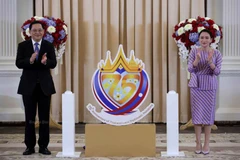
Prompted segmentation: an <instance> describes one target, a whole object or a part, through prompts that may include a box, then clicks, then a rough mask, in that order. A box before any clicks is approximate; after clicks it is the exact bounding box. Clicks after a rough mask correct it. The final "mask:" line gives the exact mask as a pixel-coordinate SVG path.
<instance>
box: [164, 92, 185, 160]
mask: <svg viewBox="0 0 240 160" xmlns="http://www.w3.org/2000/svg"><path fill="white" fill-rule="evenodd" d="M161 155H162V156H164V157H166V156H185V155H184V153H183V152H179V126H178V94H177V93H176V92H175V91H169V92H168V94H167V152H162V153H161Z"/></svg>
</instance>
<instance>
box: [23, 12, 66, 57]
mask: <svg viewBox="0 0 240 160" xmlns="http://www.w3.org/2000/svg"><path fill="white" fill-rule="evenodd" d="M33 21H41V22H42V23H43V26H44V29H45V30H46V32H45V33H44V36H43V39H44V40H47V41H49V42H51V43H53V45H54V48H55V53H56V58H57V59H60V58H61V57H62V55H63V53H64V52H65V44H66V40H67V36H68V33H67V25H66V24H65V23H64V21H62V20H61V19H55V18H53V17H48V16H44V17H38V16H35V17H32V18H31V19H28V20H27V21H25V22H24V23H23V25H22V27H21V28H22V32H21V36H22V38H23V40H28V39H30V38H31V35H30V32H29V25H30V24H31V23H32V22H33Z"/></svg>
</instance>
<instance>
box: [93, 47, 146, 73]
mask: <svg viewBox="0 0 240 160" xmlns="http://www.w3.org/2000/svg"><path fill="white" fill-rule="evenodd" d="M98 68H99V69H100V72H115V71H116V70H117V69H118V68H119V69H122V68H124V69H125V70H126V71H127V72H141V71H142V69H144V63H143V62H142V61H141V60H139V59H137V58H135V56H134V51H131V52H130V58H129V59H128V58H126V56H125V54H124V51H123V47H122V45H119V48H118V53H117V55H116V57H115V59H114V61H112V59H111V53H110V51H108V52H107V57H106V59H105V61H104V60H101V61H100V62H99V63H98Z"/></svg>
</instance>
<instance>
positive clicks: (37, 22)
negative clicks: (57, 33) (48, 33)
mask: <svg viewBox="0 0 240 160" xmlns="http://www.w3.org/2000/svg"><path fill="white" fill-rule="evenodd" d="M34 24H41V26H42V28H43V29H44V26H43V23H42V22H40V21H33V22H32V23H31V24H30V25H29V30H31V29H32V25H34Z"/></svg>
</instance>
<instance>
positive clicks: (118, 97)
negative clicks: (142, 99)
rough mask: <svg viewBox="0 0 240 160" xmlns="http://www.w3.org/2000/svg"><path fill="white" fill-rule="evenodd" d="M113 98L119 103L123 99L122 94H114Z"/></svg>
mask: <svg viewBox="0 0 240 160" xmlns="http://www.w3.org/2000/svg"><path fill="white" fill-rule="evenodd" d="M113 97H114V99H115V100H117V101H119V100H120V99H121V98H122V94H120V93H116V94H114V96H113Z"/></svg>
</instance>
